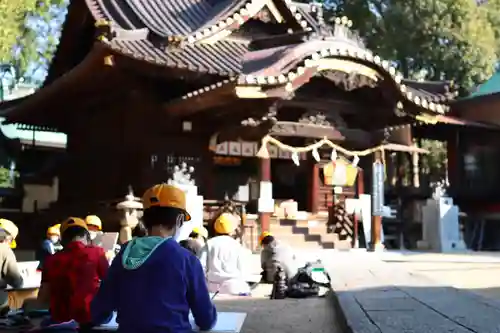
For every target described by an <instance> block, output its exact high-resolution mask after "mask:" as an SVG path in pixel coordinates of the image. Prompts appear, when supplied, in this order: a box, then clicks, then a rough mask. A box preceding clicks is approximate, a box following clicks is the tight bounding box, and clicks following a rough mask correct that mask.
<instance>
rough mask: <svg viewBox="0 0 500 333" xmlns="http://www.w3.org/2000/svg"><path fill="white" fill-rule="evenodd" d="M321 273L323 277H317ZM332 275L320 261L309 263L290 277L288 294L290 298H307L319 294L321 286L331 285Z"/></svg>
mask: <svg viewBox="0 0 500 333" xmlns="http://www.w3.org/2000/svg"><path fill="white" fill-rule="evenodd" d="M318 273H319V275H320V277H321V279H317V274H318ZM330 283H331V279H330V275H328V273H327V272H326V271H325V269H324V267H323V265H322V264H321V262H320V261H317V262H315V263H308V264H306V265H305V266H304V267H303V268H300V269H299V270H298V272H297V274H296V275H295V276H294V277H293V278H292V279H290V282H289V286H288V292H287V296H288V297H290V298H307V297H317V296H319V291H320V290H319V288H320V287H327V288H329V287H330Z"/></svg>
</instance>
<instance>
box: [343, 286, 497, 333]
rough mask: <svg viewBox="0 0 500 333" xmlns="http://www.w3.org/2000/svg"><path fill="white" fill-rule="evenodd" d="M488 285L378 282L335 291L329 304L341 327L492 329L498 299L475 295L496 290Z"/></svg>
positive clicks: (374, 330) (366, 330) (390, 332)
mask: <svg viewBox="0 0 500 333" xmlns="http://www.w3.org/2000/svg"><path fill="white" fill-rule="evenodd" d="M491 289H496V290H491ZM491 289H476V290H470V291H469V290H459V289H456V288H453V287H445V286H443V287H435V286H418V287H415V286H411V287H410V286H400V285H398V286H380V287H374V288H366V289H361V288H360V289H358V290H349V291H336V292H335V297H334V298H335V302H334V303H335V304H336V306H337V311H338V313H337V317H338V318H337V319H338V320H337V321H338V322H340V323H341V324H342V325H344V326H343V327H344V331H345V332H353V333H361V332H363V333H381V332H382V333H396V332H425V333H438V332H454V333H466V332H481V333H487V332H488V333H490V332H491V333H497V332H500V331H499V327H500V300H499V299H494V298H491V297H483V296H481V294H484V295H488V294H490V295H491V294H492V293H497V295H500V291H499V290H498V289H499V288H491Z"/></svg>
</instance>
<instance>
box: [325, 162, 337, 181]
mask: <svg viewBox="0 0 500 333" xmlns="http://www.w3.org/2000/svg"><path fill="white" fill-rule="evenodd" d="M334 172H335V163H333V162H330V163H328V164H325V166H324V167H323V176H324V182H325V185H333V174H334Z"/></svg>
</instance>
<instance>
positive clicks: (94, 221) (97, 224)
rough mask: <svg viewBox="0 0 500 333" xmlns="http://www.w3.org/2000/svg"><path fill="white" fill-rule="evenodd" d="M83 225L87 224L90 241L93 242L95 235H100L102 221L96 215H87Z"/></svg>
mask: <svg viewBox="0 0 500 333" xmlns="http://www.w3.org/2000/svg"><path fill="white" fill-rule="evenodd" d="M85 223H87V227H88V229H89V233H90V239H91V240H92V242H94V240H95V239H96V237H97V235H99V234H102V221H101V219H100V218H99V216H97V215H87V217H86V218H85ZM94 245H99V244H94Z"/></svg>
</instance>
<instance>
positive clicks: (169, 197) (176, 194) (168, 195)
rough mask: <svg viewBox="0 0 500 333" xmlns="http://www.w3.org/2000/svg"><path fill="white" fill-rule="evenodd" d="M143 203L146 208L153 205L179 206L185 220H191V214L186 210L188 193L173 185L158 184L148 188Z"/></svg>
mask: <svg viewBox="0 0 500 333" xmlns="http://www.w3.org/2000/svg"><path fill="white" fill-rule="evenodd" d="M142 204H143V206H144V209H148V208H151V207H170V208H177V209H179V210H181V211H182V212H183V213H184V219H185V221H189V220H191V215H189V213H188V212H187V211H186V194H185V193H184V191H183V190H181V189H180V188H178V187H175V186H173V185H168V184H158V185H155V186H153V187H151V188H150V189H148V190H146V192H144V195H143V196H142Z"/></svg>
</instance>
